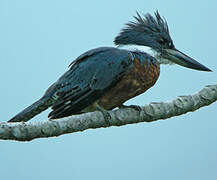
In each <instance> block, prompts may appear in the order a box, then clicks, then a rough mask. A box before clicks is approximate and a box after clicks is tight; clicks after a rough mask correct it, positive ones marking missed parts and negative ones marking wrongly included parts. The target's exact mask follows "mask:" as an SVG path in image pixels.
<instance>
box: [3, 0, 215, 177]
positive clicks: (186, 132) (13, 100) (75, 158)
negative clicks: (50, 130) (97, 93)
mask: <svg viewBox="0 0 217 180" xmlns="http://www.w3.org/2000/svg"><path fill="white" fill-rule="evenodd" d="M216 8H217V1H215V0H213V1H212V0H210V1H189V0H182V1H180V0H179V1H174V0H173V1H172V0H171V1H169V0H164V1H160V0H159V1H156V0H152V1H144V0H134V1H117V0H110V1H102V0H101V1H96V0H92V1H70V0H68V1H67V0H62V1H57V0H52V1H51V0H47V1H42V0H37V1H29V0H28V1H27V0H19V1H18V0H11V1H8V0H1V1H0V27H1V28H0V39H1V42H0V52H1V53H0V68H1V70H0V81H1V93H0V99H1V101H0V107H1V110H0V113H1V121H7V120H8V119H10V118H11V117H12V116H14V115H15V114H16V113H18V112H19V111H20V110H22V109H23V108H25V107H26V106H28V105H30V104H31V103H33V102H34V101H35V100H37V98H39V97H40V96H41V95H42V94H43V93H44V91H45V90H46V88H47V87H48V86H49V85H51V84H52V83H53V82H54V81H55V80H56V79H57V78H58V77H59V76H60V75H61V74H62V73H64V72H65V71H66V70H67V66H68V65H69V64H70V62H71V61H72V60H73V59H74V58H76V57H77V56H78V55H80V54H81V53H83V52H85V51H87V50H89V49H92V48H95V47H100V46H113V38H114V37H115V35H117V33H118V32H119V30H120V29H121V28H122V27H123V24H124V23H126V22H127V21H129V20H132V16H133V15H135V11H136V10H138V11H139V12H142V13H147V12H150V13H152V14H153V12H154V11H155V10H156V9H158V10H159V12H160V14H161V15H163V16H164V17H165V18H166V19H167V21H168V24H169V27H170V33H171V36H172V38H173V40H174V44H175V46H176V47H177V48H178V49H179V50H181V51H183V52H184V53H186V54H188V55H189V56H191V57H193V58H195V59H196V60H198V61H199V62H201V63H202V64H204V65H206V66H208V67H209V68H210V69H212V70H213V72H212V73H207V72H200V71H194V70H189V69H186V68H183V67H180V66H162V67H161V76H160V78H159V80H158V82H157V83H156V85H155V86H154V87H153V88H152V89H150V90H149V91H148V92H146V93H145V94H143V95H141V96H139V97H136V98H135V99H133V100H131V101H129V102H128V104H139V105H144V104H146V103H149V102H151V101H165V100H171V99H173V98H175V97H177V96H178V95H187V94H191V93H194V92H196V91H198V90H199V89H201V88H202V87H203V86H205V85H209V84H215V83H216V79H217V74H216V73H217V60H216V59H217V58H216V52H217V36H216V32H217V23H216V17H217V11H216ZM216 109H217V103H215V104H212V105H211V106H209V107H205V108H202V109H200V110H199V111H196V112H194V113H188V114H186V115H183V116H179V117H174V118H171V119H169V120H166V121H157V122H153V123H140V124H135V125H127V126H123V127H112V128H106V129H103V128H101V129H97V130H87V131H84V132H81V133H74V134H68V135H63V136H60V137H57V138H48V139H37V140H33V141H32V142H26V143H23V142H14V141H0V149H1V150H0V160H1V163H0V174H1V175H0V176H1V179H4V180H7V179H23V180H25V179H28V180H30V179H31V180H38V179H40V180H44V179H46V180H47V179H52V180H57V179H76V180H82V179H94V180H98V179H103V180H111V179H113V180H116V179H118V180H120V179H125V180H131V179H137V180H139V179H148V180H159V179H161V180H162V179H166V180H174V179H176V180H183V179H197V180H202V179H209V180H215V179H216V178H217V144H216V139H217V118H216ZM47 113H48V112H45V113H42V114H41V115H39V116H37V117H36V118H34V120H33V121H40V120H46V119H47V117H46V115H47Z"/></svg>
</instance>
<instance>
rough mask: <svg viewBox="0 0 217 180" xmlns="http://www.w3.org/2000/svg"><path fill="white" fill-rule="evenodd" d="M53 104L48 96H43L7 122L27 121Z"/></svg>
mask: <svg viewBox="0 0 217 180" xmlns="http://www.w3.org/2000/svg"><path fill="white" fill-rule="evenodd" d="M52 103H53V100H52V98H51V97H50V96H43V97H42V98H41V99H39V100H38V101H36V102H35V103H33V104H32V105H30V106H29V107H27V108H26V109H24V110H23V111H21V112H20V113H19V114H17V115H16V116H14V117H13V118H12V119H10V120H9V121H8V122H20V121H25V122H26V121H28V120H30V119H31V118H33V117H34V116H36V115H37V114H39V113H40V112H42V111H44V110H46V109H47V108H49V107H50V106H51V105H52Z"/></svg>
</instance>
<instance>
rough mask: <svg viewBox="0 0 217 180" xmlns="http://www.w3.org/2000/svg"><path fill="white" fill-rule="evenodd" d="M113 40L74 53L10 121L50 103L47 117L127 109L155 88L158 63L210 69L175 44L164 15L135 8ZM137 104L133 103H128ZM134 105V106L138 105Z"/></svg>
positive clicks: (30, 115)
mask: <svg viewBox="0 0 217 180" xmlns="http://www.w3.org/2000/svg"><path fill="white" fill-rule="evenodd" d="M133 18H134V19H133V21H129V22H128V23H127V24H125V26H124V28H123V29H121V31H120V33H119V34H118V35H117V36H116V37H115V38H114V44H115V46H113V47H99V48H95V49H91V50H89V51H87V52H85V53H83V54H81V55H80V56H78V57H77V58H76V59H75V60H74V61H73V62H72V63H71V64H70V65H69V69H68V71H66V72H65V73H64V74H63V75H62V76H61V77H60V78H59V79H58V80H57V81H56V82H55V83H53V84H52V85H51V86H50V87H49V88H48V89H47V90H46V92H45V93H44V95H43V96H42V97H41V98H40V99H39V100H38V101H36V102H35V103H33V104H32V105H30V106H29V107H27V108H26V109H24V110H23V111H21V112H20V113H18V114H17V115H16V116H14V117H13V118H11V119H10V120H9V121H8V122H21V121H23V122H26V121H28V120H30V119H32V118H33V117H34V116H36V115H37V114H39V113H41V112H42V111H44V110H46V109H48V108H50V107H51V109H52V110H51V112H50V113H49V115H48V118H49V119H59V118H63V117H67V116H71V115H76V114H81V113H86V112H93V111H100V112H102V113H103V115H104V117H105V118H108V116H107V115H108V111H109V110H112V109H114V108H124V107H128V106H126V105H124V103H125V102H126V101H127V100H129V99H131V98H133V97H136V96H138V95H140V94H142V93H144V92H145V91H147V90H148V89H149V88H151V87H153V86H154V84H155V83H156V81H157V79H158V77H159V74H160V65H161V64H178V65H180V66H184V67H186V68H190V69H194V70H199V71H211V70H210V69H209V68H208V67H206V66H204V65H202V64H201V63H199V62H197V61H196V60H194V59H193V58H191V57H189V56H187V55H186V54H184V53H182V52H181V51H179V50H178V49H176V47H175V46H174V43H173V40H172V38H171V36H170V33H169V28H168V24H167V21H166V20H165V18H162V17H161V16H160V14H159V12H158V11H155V13H154V15H151V14H150V13H146V14H141V13H139V12H136V15H135V16H133ZM129 107H132V108H136V107H137V106H136V105H135V106H133V105H132V106H129ZM136 109H138V108H136Z"/></svg>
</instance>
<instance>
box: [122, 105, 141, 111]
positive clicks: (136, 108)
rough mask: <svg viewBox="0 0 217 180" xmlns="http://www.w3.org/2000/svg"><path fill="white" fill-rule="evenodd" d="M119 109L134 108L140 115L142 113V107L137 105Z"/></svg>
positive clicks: (124, 106) (123, 106)
mask: <svg viewBox="0 0 217 180" xmlns="http://www.w3.org/2000/svg"><path fill="white" fill-rule="evenodd" d="M119 108H133V109H134V110H136V111H138V112H139V113H140V112H141V111H142V108H141V107H140V106H137V105H129V106H127V105H123V104H122V105H121V106H119Z"/></svg>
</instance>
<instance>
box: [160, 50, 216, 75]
mask: <svg viewBox="0 0 217 180" xmlns="http://www.w3.org/2000/svg"><path fill="white" fill-rule="evenodd" d="M162 56H163V57H164V58H166V59H168V60H170V61H172V62H174V63H176V64H179V65H181V66H184V67H187V68H191V69H196V70H199V71H212V70H210V69H209V68H207V67H206V66H204V65H202V64H200V63H199V62H197V61H195V60H194V59H192V58H191V57H189V56H187V55H185V54H184V53H182V52H180V51H179V50H177V49H175V48H174V49H165V50H164V52H163V54H162Z"/></svg>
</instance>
